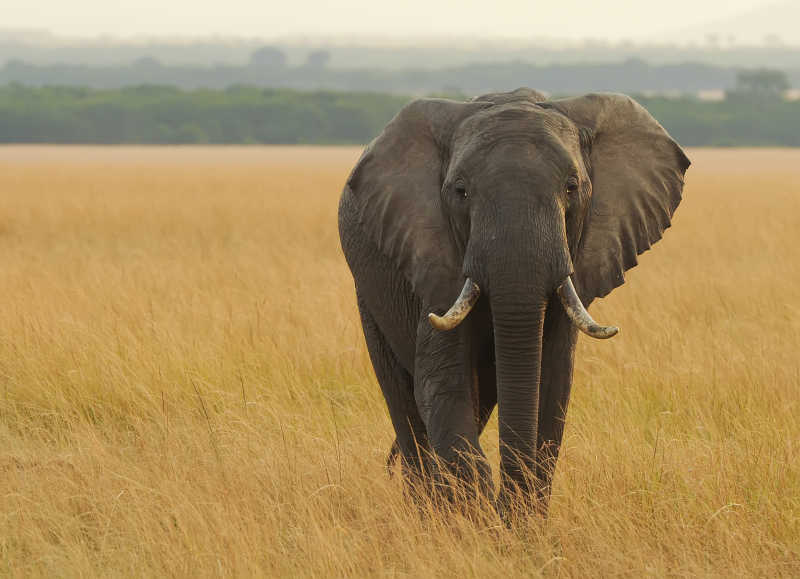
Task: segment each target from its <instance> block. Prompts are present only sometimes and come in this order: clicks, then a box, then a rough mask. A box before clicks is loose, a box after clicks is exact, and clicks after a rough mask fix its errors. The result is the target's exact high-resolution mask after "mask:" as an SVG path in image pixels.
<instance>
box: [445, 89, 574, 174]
mask: <svg viewBox="0 0 800 579" xmlns="http://www.w3.org/2000/svg"><path fill="white" fill-rule="evenodd" d="M579 147H580V145H579V138H578V129H577V127H576V126H575V125H574V124H573V123H572V121H570V120H569V119H568V118H566V117H565V116H563V115H562V114H560V113H559V112H557V111H553V110H548V109H543V108H541V107H539V106H537V105H535V104H532V103H511V104H507V105H500V106H495V107H491V108H489V109H487V110H485V111H481V112H480V113H478V114H476V115H474V116H472V117H470V118H469V119H467V120H466V121H465V122H464V123H462V125H461V126H460V127H459V130H458V132H457V133H456V135H455V140H454V147H453V149H454V150H453V158H454V159H456V160H460V161H465V160H468V159H475V158H476V157H478V158H479V157H482V156H483V157H486V156H487V155H489V154H490V153H498V154H501V153H502V152H503V151H504V150H506V149H508V148H510V149H511V150H512V151H517V152H518V153H517V154H516V155H514V156H515V157H519V155H524V156H529V157H531V158H538V157H539V156H540V155H545V157H552V160H554V161H555V162H562V161H563V162H567V161H569V159H571V158H572V157H574V156H576V155H577V153H578V151H579ZM495 156H496V155H495ZM485 160H487V161H488V158H486V159H485Z"/></svg>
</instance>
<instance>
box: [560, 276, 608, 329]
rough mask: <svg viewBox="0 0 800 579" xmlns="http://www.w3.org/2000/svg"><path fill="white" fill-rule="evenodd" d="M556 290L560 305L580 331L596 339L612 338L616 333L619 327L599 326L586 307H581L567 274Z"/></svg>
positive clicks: (581, 304) (579, 299)
mask: <svg viewBox="0 0 800 579" xmlns="http://www.w3.org/2000/svg"><path fill="white" fill-rule="evenodd" d="M556 291H558V297H559V298H560V299H561V305H563V306H564V309H565V310H566V312H567V315H568V316H569V319H570V320H572V323H573V324H575V325H576V326H577V327H578V329H579V330H580V331H581V332H583V333H584V334H586V335H587V336H591V337H592V338H597V339H598V340H605V339H607V338H613V337H614V336H616V335H617V332H619V328H617V327H616V326H601V325H599V324H598V323H597V322H595V321H594V320H593V319H592V316H590V315H589V312H587V311H586V308H584V307H583V303H582V302H581V298H579V297H578V293H577V292H576V291H575V286H574V285H572V278H571V277H569V276H567V279H566V280H565V281H564V283H562V284H561V287H559V288H558V290H556Z"/></svg>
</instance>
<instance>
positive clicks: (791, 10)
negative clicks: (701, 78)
mask: <svg viewBox="0 0 800 579" xmlns="http://www.w3.org/2000/svg"><path fill="white" fill-rule="evenodd" d="M669 38H670V39H671V40H673V41H675V40H677V41H695V42H706V41H708V40H709V39H716V41H717V42H719V43H720V44H722V45H727V44H731V41H733V42H734V43H737V44H759V45H762V44H766V45H773V46H778V45H781V44H789V45H795V46H800V1H798V0H780V1H777V2H771V3H769V4H767V5H765V6H759V7H757V8H754V9H751V10H748V11H745V12H742V13H740V14H738V15H735V16H731V17H728V18H724V19H720V20H715V21H711V22H707V23H704V24H703V25H701V26H695V27H692V28H688V29H685V30H680V31H676V32H675V34H671V35H669Z"/></svg>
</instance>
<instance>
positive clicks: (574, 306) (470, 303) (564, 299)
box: [428, 276, 619, 340]
mask: <svg viewBox="0 0 800 579" xmlns="http://www.w3.org/2000/svg"><path fill="white" fill-rule="evenodd" d="M556 293H557V294H558V298H559V299H560V300H561V305H563V306H564V311H566V313H567V315H568V316H569V319H570V320H572V323H573V324H575V326H576V327H577V328H578V329H579V330H580V331H581V332H583V333H584V334H586V335H587V336H591V337H592V338H597V339H598V340H605V339H607V338H612V337H614V336H616V335H617V332H619V328H617V327H616V326H601V325H600V324H598V323H597V322H595V321H594V320H593V319H592V316H590V315H589V312H587V311H586V308H585V307H583V303H582V302H581V299H580V298H579V297H578V293H577V292H576V291H575V286H574V285H573V284H572V277H570V276H567V278H566V279H565V280H564V282H563V283H562V284H561V285H560V286H559V287H558V289H557V290H556ZM480 295H481V288H480V287H479V286H478V284H476V283H475V282H474V281H472V279H470V278H467V279H466V280H465V281H464V287H463V288H462V289H461V293H460V294H459V296H458V298H456V301H455V302H454V303H453V305H452V306H450V309H449V310H447V313H445V314H444V315H443V316H437V315H436V314H434V313H430V314H428V319H429V320H430V322H431V325H432V326H433V327H434V328H436V329H437V330H441V331H447V330H452V329H453V328H455V327H456V326H458V325H459V324H460V323H461V322H463V321H464V319H465V318H466V317H467V315H468V314H469V312H470V311H471V310H472V308H473V307H474V306H475V303H476V302H477V301H478V298H479V297H480Z"/></svg>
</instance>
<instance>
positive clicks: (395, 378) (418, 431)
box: [358, 297, 430, 475]
mask: <svg viewBox="0 0 800 579" xmlns="http://www.w3.org/2000/svg"><path fill="white" fill-rule="evenodd" d="M358 311H359V313H360V314H361V325H362V326H363V328H364V337H365V338H366V341H367V349H368V350H369V357H370V360H371V361H372V367H373V368H374V369H375V376H376V377H377V379H378V384H380V387H381V391H382V392H383V397H384V399H385V400H386V406H387V407H388V409H389V417H390V418H391V420H392V425H393V426H394V431H395V435H396V438H395V441H394V443H393V444H392V448H391V449H390V451H389V457H388V459H387V467H388V468H389V469H390V470H391V466H392V462H393V460H394V458H395V457H397V456H399V457H400V458H401V460H402V462H403V470H404V472H405V473H406V474H410V475H418V474H421V472H422V468H423V465H424V459H425V458H426V457H427V456H429V453H430V446H429V444H428V435H427V432H426V431H425V425H424V424H423V422H422V418H420V415H419V411H418V410H417V403H416V401H415V400H414V379H413V377H412V376H411V374H409V373H408V371H407V370H406V369H405V368H404V367H403V366H402V365H401V364H400V362H399V361H398V359H397V356H396V355H395V353H394V352H393V351H392V349H391V348H390V347H389V344H388V343H387V341H386V338H385V337H384V336H383V333H382V332H381V330H380V328H379V327H378V325H377V323H376V322H375V319H374V318H373V316H372V314H371V313H370V311H369V309H368V308H367V306H366V304H365V303H364V301H363V300H362V299H361V297H358Z"/></svg>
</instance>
